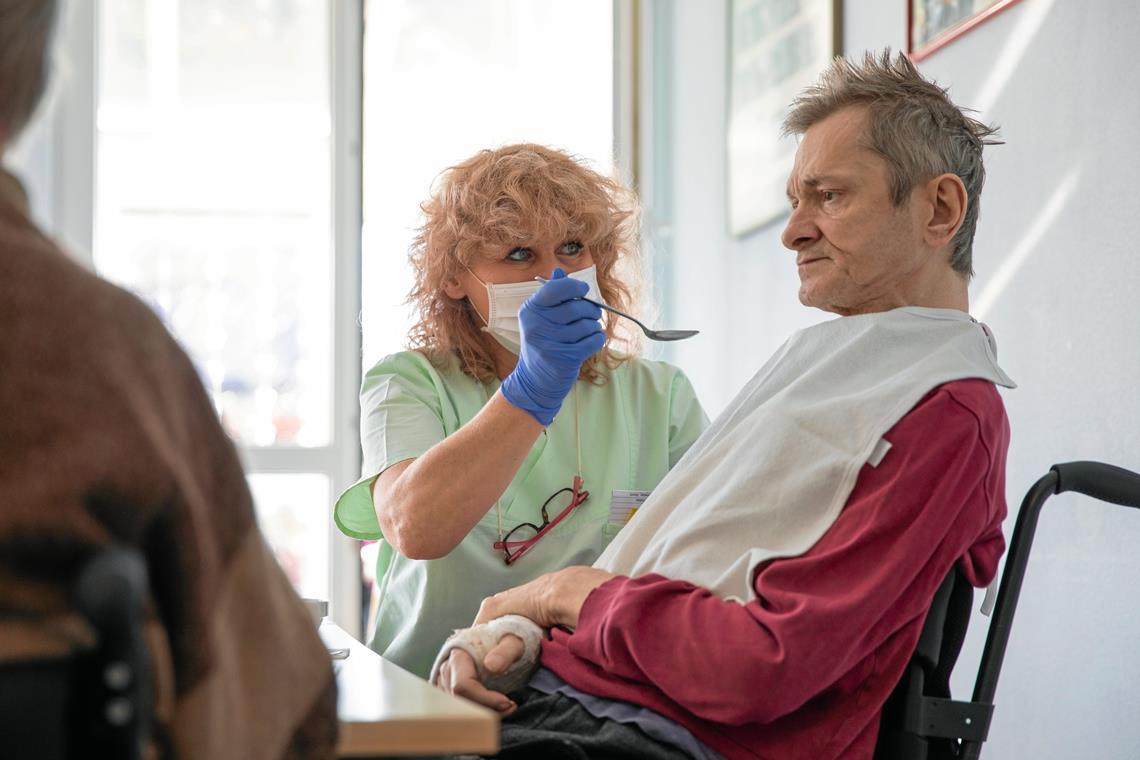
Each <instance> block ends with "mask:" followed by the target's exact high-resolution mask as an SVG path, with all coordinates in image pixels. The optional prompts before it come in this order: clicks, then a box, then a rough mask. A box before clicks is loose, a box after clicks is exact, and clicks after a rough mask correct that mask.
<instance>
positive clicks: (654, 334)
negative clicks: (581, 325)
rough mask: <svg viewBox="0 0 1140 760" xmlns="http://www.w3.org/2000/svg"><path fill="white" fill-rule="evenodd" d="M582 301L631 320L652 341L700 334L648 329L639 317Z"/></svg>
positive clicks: (583, 298)
mask: <svg viewBox="0 0 1140 760" xmlns="http://www.w3.org/2000/svg"><path fill="white" fill-rule="evenodd" d="M534 279H536V280H538V281H539V282H550V280H548V279H546V278H545V277H541V276H540V277H535V278H534ZM582 300H583V301H588V302H589V303H592V304H594V306H597V307H598V308H600V309H605V310H606V311H612V312H613V313H614V314H617V315H618V316H619V317H625V318H626V319H628V320H630V321H631V322H633V323H634V324H636V325H637V326H638V327H640V328H641V331H642V332H643V333H645V337H647V338H649V339H650V340H684V339H685V338H691V337H693V336H694V335H696V334H697V333H699V332H700V330H651V329H649V328H648V327H646V326H645V324H644V323H643V322H642V321H641V320H639V319H638V318H637V317H631V316H630V315H628V314H626V313H625V312H624V311H618V310H617V309H615V308H614V307H612V306H607V305H606V304H604V303H602V302H601V301H595V300H594V299H593V298H586V297H585V296H582Z"/></svg>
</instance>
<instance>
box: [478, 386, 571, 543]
mask: <svg viewBox="0 0 1140 760" xmlns="http://www.w3.org/2000/svg"><path fill="white" fill-rule="evenodd" d="M578 382H579V381H577V380H576V381H574V447H575V449H577V452H578V478H579V479H581V477H582V427H581V423H582V414H581V409H582V407H581V404H580V403H579V400H578ZM542 434H543V435H546V429H545V428H544V429H543V431H542ZM501 501H502V496H500V497H499V498H498V499H495V525H496V527H497V528H498V531H499V540H500V541H502V540H503V509H502V507H501V506H500V502H501Z"/></svg>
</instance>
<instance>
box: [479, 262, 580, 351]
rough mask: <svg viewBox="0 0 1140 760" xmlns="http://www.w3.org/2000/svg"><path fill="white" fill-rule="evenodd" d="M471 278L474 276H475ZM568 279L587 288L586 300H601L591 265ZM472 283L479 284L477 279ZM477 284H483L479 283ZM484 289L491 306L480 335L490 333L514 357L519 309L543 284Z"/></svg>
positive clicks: (518, 343)
mask: <svg viewBox="0 0 1140 760" xmlns="http://www.w3.org/2000/svg"><path fill="white" fill-rule="evenodd" d="M468 271H470V270H468ZM471 274H472V276H475V273H474V272H471ZM569 276H570V277H571V278H573V279H575V280H581V281H582V282H584V283H586V284H587V285H589V286H590V290H589V292H588V293H586V297H587V298H592V299H593V300H595V301H601V300H602V294H601V291H599V290H598V270H597V269H596V268H595V267H594V266H593V265H591V266H588V267H586V268H585V269H582V270H579V271H577V272H571V273H570V274H569ZM475 279H476V280H479V278H478V277H475ZM479 282H483V281H482V280H479ZM483 286H484V287H485V288H487V303H488V304H490V306H489V307H488V311H489V313H488V314H487V320H486V321H487V325H486V327H484V328H483V331H484V332H489V333H491V336H492V337H493V338H494V339H495V340H497V341H499V343H500V344H502V346H503V348H505V349H507V350H508V351H510V352H511V353H512V354H515V355H516V356H517V355H518V353H519V351H520V350H521V349H522V331H521V330H520V329H519V309H521V308H522V305H523V303H525V302H526V299H528V298H530V297H531V296H532V295H533V294H534V293H535V292H536V291H537V290H538V289H539V288H541V287H542V283H541V282H539V281H538V280H526V281H524V282H509V283H505V284H502V285H496V284H495V283H493V282H483ZM476 313H478V312H476ZM479 316H482V315H481V314H480V315H479Z"/></svg>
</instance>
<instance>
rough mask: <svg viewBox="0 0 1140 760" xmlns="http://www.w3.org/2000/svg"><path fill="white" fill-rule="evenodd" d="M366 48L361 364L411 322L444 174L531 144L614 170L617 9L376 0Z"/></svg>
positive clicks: (518, 0)
mask: <svg viewBox="0 0 1140 760" xmlns="http://www.w3.org/2000/svg"><path fill="white" fill-rule="evenodd" d="M365 12H366V20H367V26H366V27H365V38H364V240H363V249H362V256H363V261H362V272H363V277H362V284H363V292H364V298H363V304H364V310H363V315H362V324H363V346H364V350H363V360H364V365H365V367H369V366H371V365H372V364H374V363H375V362H376V361H377V360H378V359H380V358H381V357H382V356H384V355H385V354H389V353H392V352H395V351H399V350H401V348H402V347H403V343H404V336H405V335H406V334H407V332H408V328H409V327H410V326H411V315H410V314H409V312H408V310H407V308H406V307H405V306H404V305H403V301H404V298H405V297H406V296H407V293H408V291H409V290H410V288H411V282H412V281H411V273H410V271H409V269H408V266H407V251H408V246H409V244H410V243H411V240H412V237H413V234H414V229H415V227H416V226H417V225H418V224H419V204H420V203H421V202H422V201H424V200H425V199H426V198H427V197H428V194H429V191H430V189H431V185H432V180H433V179H434V177H435V176H436V175H437V174H439V173H440V172H441V171H442V170H443V169H446V168H447V167H448V166H451V165H453V164H456V163H458V162H460V161H462V160H464V159H466V158H468V157H470V156H471V155H474V154H475V153H476V152H477V151H479V150H482V149H484V148H491V147H496V146H499V145H503V144H506V143H512V142H524V141H525V142H536V143H542V144H545V145H550V146H552V147H557V148H561V149H564V150H568V151H570V152H571V153H576V154H578V155H580V156H582V157H584V158H586V159H588V160H590V161H591V162H592V163H593V165H594V168H596V169H597V170H599V171H601V172H602V173H610V172H612V171H613V166H614V42H613V40H614V8H613V4H612V3H611V2H609V1H608V0H606V1H602V0H586V1H585V2H583V0H482V1H481V2H477V3H473V2H470V1H469V0H370V1H369V2H367V3H366V5H365Z"/></svg>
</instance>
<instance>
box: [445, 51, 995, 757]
mask: <svg viewBox="0 0 1140 760" xmlns="http://www.w3.org/2000/svg"><path fill="white" fill-rule="evenodd" d="M785 128H786V130H787V132H789V133H791V134H795V135H799V136H801V140H800V143H799V147H798V149H797V151H796V159H795V163H794V166H793V168H792V172H791V175H790V177H789V178H788V184H787V192H788V199H789V202H790V205H791V213H790V216H789V218H788V221H787V226H786V227H785V229H784V233H783V243H784V245H785V246H786V247H787V248H788V249H790V250H791V251H793V252H794V256H795V264H796V267H797V271H798V273H799V281H800V288H799V297H800V301H801V302H802V303H803V304H805V305H807V306H812V307H816V308H819V309H822V310H824V311H828V312H831V313H832V314H835V315H838V318H837V319H833V320H830V321H827V322H824V323H822V324H819V325H815V326H813V327H809V328H807V329H804V330H801V331H799V332H797V333H795V334H794V335H792V337H791V338H790V339H789V340H788V341H787V342H786V343H785V344H784V346H783V347H782V348H781V349H779V351H777V352H776V354H775V355H774V356H773V357H772V358H771V359H769V361H768V362H767V363H766V364H765V365H764V367H763V368H762V369H761V370H760V371H759V372H758V373H757V374H756V376H755V377H754V378H753V379H752V380H751V381H750V382H749V383H748V384H747V385H746V386H745V388H744V389H743V390H742V391H741V392H740V394H739V395H738V396H737V398H736V400H735V401H733V402H732V403H731V404H730V405H729V406H728V408H727V410H726V411H725V412H724V413H723V414H721V416H720V417H719V418H718V419H716V420H715V421H714V422H713V423H712V425H711V426H710V427H709V429H708V431H707V432H705V434H704V435H702V436H701V437H700V438H699V439H698V440H697V442H696V443H694V444H693V446H692V448H690V450H689V453H688V454H687V455H686V456H685V458H684V459H683V460H682V461H681V462H680V463H679V464H678V465H677V467H675V468H674V469H673V470H672V471H671V472H670V473H669V475H667V476H666V478H665V479H664V480H663V481H662V482H661V484H660V485H659V486H658V487H657V489H656V490H655V491H654V493H653V495H652V496H651V497H650V498H649V500H648V501H646V502H645V504H644V505H643V506H642V508H641V509H640V510H639V511H638V513H637V515H636V516H635V517H634V518H633V519H632V520H631V521H630V523H629V525H627V526H626V528H625V529H624V530H623V531H622V532H621V533H619V534H618V536H617V537H616V538H615V539H614V541H613V543H612V544H610V546H609V548H608V549H607V550H606V552H605V553H603V554H602V556H601V557H600V558H599V559H598V561H597V562H595V563H594V565H593V566H592V567H573V568H568V569H565V570H563V571H560V572H557V573H551V574H549V575H546V576H543V577H542V578H539V579H537V580H535V581H534V582H532V583H530V584H527V585H525V586H522V587H519V588H515V589H511V590H508V591H505V592H503V593H501V594H497V595H495V596H493V597H490V598H489V599H487V600H486V601H485V602H484V603H483V607H482V609H481V610H480V612H479V615H478V616H477V618H476V622H477V625H476V626H475V628H474V629H473V630H472V631H471V632H465V633H461V634H459V635H457V636H456V637H455V638H454V639H452V640H451V641H450V642H449V643H448V645H447V646H446V647H445V649H444V651H443V653H441V657H440V660H439V665H438V681H439V683H441V684H442V685H443V686H445V687H446V688H447V689H449V690H450V691H452V692H454V693H456V694H461V695H464V696H467V697H469V698H471V699H473V700H475V701H477V702H482V703H484V704H486V705H488V706H491V707H495V708H497V709H499V710H500V711H501V712H502V713H503V714H504V715H506V716H508V717H507V718H506V719H505V720H504V722H503V732H502V736H503V747H504V753H503V755H504V757H505V756H511V757H531V756H533V757H539V756H542V757H567V758H587V757H606V758H659V759H661V760H665V759H674V758H686V757H699V758H721V757H724V758H732V759H733V760H736V759H737V758H739V759H741V760H743V759H744V758H769V759H775V760H793V759H800V758H802V759H803V760H809V759H810V760H829V759H832V758H844V759H845V760H865V759H868V758H871V757H872V754H873V752H874V749H875V744H876V739H877V735H878V728H879V718H880V714H881V711H882V708H883V705H884V703H885V701H886V699H887V696H888V695H889V694H890V693H891V691H892V690H893V688H894V687H895V684H896V683H898V680H899V677H900V676H901V674H902V672H903V670H904V668H905V666H906V663H907V661H908V660H909V659H910V657H911V654H912V653H913V652H914V648H915V645H916V642H917V641H918V637H919V633H920V631H921V629H922V625H923V620H924V619H925V615H926V611H927V610H928V608H929V606H930V603H931V600H932V598H933V596H934V593H935V591H936V589H937V588H938V587H939V586H940V585H941V583H942V581H943V580H944V579H945V578H946V576H947V574H948V573H949V572H950V570H951V569H952V568H955V567H957V569H958V570H959V571H960V572H961V573H962V574H963V576H964V577H965V578H966V579H967V580H968V581H969V582H971V583H972V584H973V585H975V586H985V585H986V584H988V583H989V582H990V581H991V580H992V579H993V577H994V575H995V573H996V572H997V565H998V559H999V558H1000V556H1001V554H1002V551H1003V550H1004V548H1005V542H1004V539H1003V537H1002V531H1001V524H1002V520H1003V518H1004V517H1005V514H1006V503H1005V462H1006V451H1007V449H1008V445H1009V424H1008V421H1007V419H1006V415H1005V410H1004V407H1003V404H1002V401H1001V397H1000V396H999V395H998V391H997V389H996V387H995V385H1003V386H1009V387H1012V381H1010V380H1009V378H1008V377H1006V375H1005V373H1004V372H1002V370H1001V369H1000V368H999V367H998V365H997V362H996V353H995V351H996V348H995V345H994V343H993V340H992V337H991V335H990V334H989V330H988V328H986V327H985V326H984V325H982V324H980V323H978V322H977V321H975V320H974V319H973V318H971V317H970V315H969V313H968V312H969V299H968V293H967V288H968V284H969V279H970V276H971V274H972V265H971V257H972V246H973V237H974V228H975V225H976V222H977V217H978V203H979V197H980V194H981V190H982V184H983V180H984V176H985V172H984V169H983V164H982V149H983V146H984V145H986V144H987V142H989V138H990V136H991V135H992V134H993V129H992V128H990V127H987V126H986V125H984V124H981V123H980V122H978V121H976V120H974V119H972V118H970V117H969V116H967V115H966V114H964V113H963V112H962V110H961V109H959V108H958V107H957V106H955V105H954V103H953V102H951V101H950V99H949V97H948V96H947V95H946V92H945V90H943V89H942V88H940V87H938V86H936V85H935V84H934V83H932V82H929V81H927V80H925V79H923V77H922V76H921V75H920V74H919V72H918V71H917V70H916V69H915V68H914V65H913V64H912V63H911V62H910V61H909V60H908V59H907V58H906V57H905V56H903V55H899V56H897V57H894V58H892V57H891V56H890V53H889V51H888V52H886V53H884V54H883V55H881V56H874V55H871V54H868V55H867V56H866V57H865V59H864V60H863V61H862V62H861V63H860V62H855V61H849V60H845V59H842V58H840V59H836V60H835V61H834V62H833V63H832V65H831V66H829V68H828V69H827V70H826V71H825V72H824V73H823V76H822V78H821V80H820V81H819V83H818V84H817V85H816V86H813V87H810V88H808V89H807V90H805V91H804V92H803V93H802V94H801V95H800V97H799V98H797V99H796V101H795V102H794V103H793V105H792V108H791V110H790V112H789V115H788V117H787V120H786V122H785ZM504 616H514V617H515V618H516V622H517V619H529V620H531V621H533V622H534V623H535V624H537V626H534V627H532V629H531V631H530V633H528V634H527V636H526V637H523V638H520V637H517V636H515V635H511V634H503V633H502V629H501V624H500V623H499V622H498V621H499V620H500V619H502V618H503V617H504ZM541 629H546V630H547V631H548V636H549V638H547V639H545V640H542V641H541V666H542V667H541V668H539V669H538V670H537V671H536V672H534V673H533V675H531V674H530V673H529V667H528V666H527V665H526V663H527V661H528V659H533V658H527V657H524V656H523V655H524V650H525V647H524V646H523V645H524V644H525V643H526V642H525V640H524V639H525V638H527V637H530V638H536V639H542V633H541ZM510 673H514V674H516V675H517V678H515V679H512V680H511V681H510V682H504V681H505V677H506V675H507V674H510ZM492 679H494V686H491V687H490V688H488V687H489V686H490V684H491V683H492ZM528 679H529V680H528Z"/></svg>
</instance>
